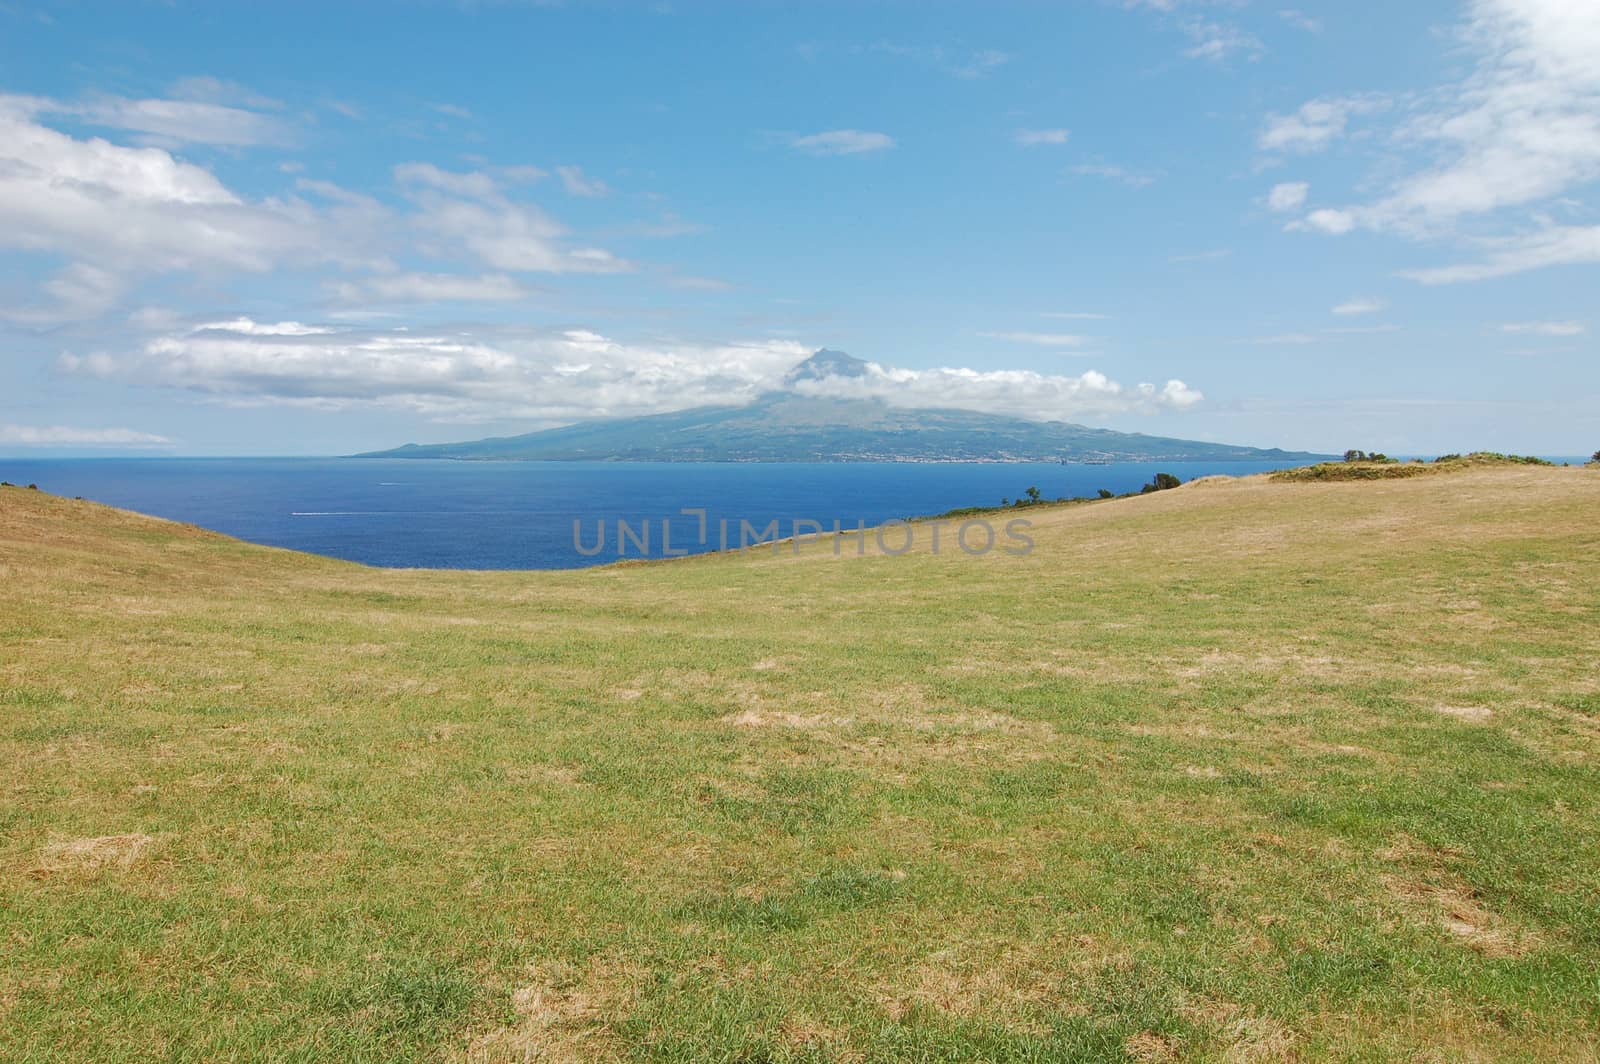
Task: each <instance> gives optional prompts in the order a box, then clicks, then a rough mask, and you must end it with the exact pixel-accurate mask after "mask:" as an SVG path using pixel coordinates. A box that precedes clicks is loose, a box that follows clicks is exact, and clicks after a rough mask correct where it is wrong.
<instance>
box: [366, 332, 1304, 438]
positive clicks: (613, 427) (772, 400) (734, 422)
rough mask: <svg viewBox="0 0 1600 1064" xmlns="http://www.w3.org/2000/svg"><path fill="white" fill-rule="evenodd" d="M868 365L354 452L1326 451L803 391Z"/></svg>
mask: <svg viewBox="0 0 1600 1064" xmlns="http://www.w3.org/2000/svg"><path fill="white" fill-rule="evenodd" d="M865 372H866V363H865V362H863V361H861V360H860V359H857V358H852V357H851V356H850V355H847V354H844V353H843V352H840V351H829V350H826V349H825V350H822V351H818V352H817V353H816V354H814V355H812V356H811V357H810V358H808V359H806V360H805V361H804V362H802V363H800V364H799V365H798V366H796V367H795V368H794V369H793V370H791V371H790V372H789V374H788V375H787V376H786V377H785V378H784V389H783V390H781V391H775V392H769V393H767V394H766V395H763V396H761V397H760V398H758V399H757V400H755V401H754V402H752V403H749V404H747V405H745V406H721V407H697V408H695V409H692V410H680V411H675V412H673V413H669V414H653V415H648V416H644V417H630V418H609V419H602V420H595V421H585V422H580V423H578V424H575V425H566V426H563V427H561V428H555V429H546V430H544V431H541V432H530V433H527V434H524V435H520V436H502V437H493V438H490V439H483V440H472V441H468V442H464V443H446V444H427V445H422V444H407V445H405V446H404V447H399V448H395V449H394V450H390V451H378V452H373V453H370V454H366V455H361V456H359V457H363V458H452V459H462V460H478V461H492V460H501V461H505V460H542V461H576V460H591V461H668V462H852V461H922V462H941V461H946V462H950V461H1002V462H1025V461H1046V462H1053V461H1069V462H1070V461H1080V462H1081V461H1113V460H1129V461H1137V460H1157V459H1160V460H1166V461H1185V460H1188V461H1272V460H1278V459H1283V460H1300V459H1307V460H1310V459H1315V458H1318V457H1326V456H1319V455H1312V454H1308V453H1306V452H1288V451H1282V450H1279V449H1277V448H1272V449H1261V448H1255V447H1241V446H1235V445H1231V444H1219V443H1205V442H1200V441H1195V440H1179V439H1170V438H1166V437H1159V436H1146V435H1142V434H1138V433H1126V432H1114V431H1112V430H1110V429H1094V428H1089V427H1087V426H1084V425H1075V424H1072V423H1070V422H1064V421H1049V422H1040V421H1029V420H1026V419H1024V418H1017V417H1006V416H1002V415H996V414H982V413H977V412H974V411H970V410H941V409H911V408H903V407H894V406H890V405H888V404H887V403H884V402H882V401H880V400H877V399H834V398H822V397H816V396H812V395H806V394H802V393H801V392H800V391H797V390H795V389H796V385H799V384H802V383H804V382H819V381H827V380H848V379H851V378H856V377H861V376H864V375H865Z"/></svg>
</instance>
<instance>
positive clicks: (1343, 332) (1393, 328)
mask: <svg viewBox="0 0 1600 1064" xmlns="http://www.w3.org/2000/svg"><path fill="white" fill-rule="evenodd" d="M1322 331H1323V332H1325V333H1327V334H1328V335H1329V336H1374V335H1377V334H1380V333H1393V332H1399V331H1400V326H1398V325H1393V324H1387V323H1386V324H1383V325H1346V326H1343V327H1342V328H1338V329H1324V330H1322Z"/></svg>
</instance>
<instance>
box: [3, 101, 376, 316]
mask: <svg viewBox="0 0 1600 1064" xmlns="http://www.w3.org/2000/svg"><path fill="white" fill-rule="evenodd" d="M362 215H363V212H362V211H361V210H359V209H356V208H355V207H354V205H353V204H350V203H346V204H344V205H342V206H341V207H340V208H339V209H334V210H318V209H316V208H314V207H312V206H311V205H310V204H308V203H306V202H305V201H304V200H300V199H295V198H285V199H269V200H262V201H258V202H251V201H247V200H245V199H244V198H242V197H240V196H238V195H236V194H235V193H233V192H232V191H231V190H229V189H228V188H227V187H226V186H224V185H223V184H222V182H220V181H219V180H217V178H216V177H215V176H214V175H213V174H211V172H210V171H208V170H205V169H203V168H201V167H199V166H196V165H194V164H192V163H186V162H180V161H179V160H177V159H176V158H174V157H173V156H172V155H171V154H169V153H168V152H166V151H164V150H162V149H159V148H148V147H147V148H130V147H123V146H119V145H115V144H111V143H109V142H107V141H105V140H102V139H100V138H98V137H97V138H92V139H89V140H78V139H75V138H73V137H69V136H67V135H66V134H63V133H59V132H57V131H55V130H53V129H49V128H47V127H45V126H42V125H39V124H38V123H37V122H34V121H33V120H32V119H31V117H30V115H29V114H28V111H27V108H26V107H20V108H19V107H17V106H16V105H15V98H14V97H0V247H3V248H12V249H18V250H24V251H41V252H53V253H56V254H60V255H64V256H66V257H67V258H69V259H71V260H73V261H75V262H78V263H92V264H93V268H94V269H96V270H99V271H103V272H104V273H106V274H114V275H126V274H145V273H160V272H167V271H172V270H200V269H207V270H209V269H216V268H223V269H231V270H244V271H261V270H266V269H270V268H272V267H273V266H275V265H277V264H280V263H282V262H285V261H290V260H300V261H340V262H344V263H346V264H348V265H360V264H364V263H365V264H370V263H372V262H374V261H375V260H376V259H378V258H379V257H380V256H379V255H378V254H376V253H375V252H373V251H372V250H370V243H371V241H370V240H369V239H368V238H367V235H364V234H361V233H359V232H358V230H359V229H360V223H361V221H362ZM101 287H106V286H105V285H102V286H101Z"/></svg>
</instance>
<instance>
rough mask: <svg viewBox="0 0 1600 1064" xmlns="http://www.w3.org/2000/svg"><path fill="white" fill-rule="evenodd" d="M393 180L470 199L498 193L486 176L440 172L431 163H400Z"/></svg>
mask: <svg viewBox="0 0 1600 1064" xmlns="http://www.w3.org/2000/svg"><path fill="white" fill-rule="evenodd" d="M541 175H542V171H541ZM394 179H395V180H396V181H398V182H400V184H402V185H412V186H425V187H427V188H434V189H438V190H439V191H441V192H448V193H450V194H452V195H455V196H467V197H469V198H472V199H492V198H494V197H495V196H496V195H497V194H498V193H499V191H500V186H499V184H498V183H497V182H496V181H495V179H494V178H493V177H491V176H490V175H488V174H485V173H481V172H478V171H470V172H467V173H459V172H457V171H454V170H441V169H440V168H439V167H437V166H435V165H433V164H432V163H401V164H400V165H399V166H396V167H395V168H394Z"/></svg>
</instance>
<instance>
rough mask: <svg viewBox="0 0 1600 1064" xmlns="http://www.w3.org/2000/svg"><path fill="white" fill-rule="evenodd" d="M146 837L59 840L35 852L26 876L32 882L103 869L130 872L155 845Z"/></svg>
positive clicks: (138, 835)
mask: <svg viewBox="0 0 1600 1064" xmlns="http://www.w3.org/2000/svg"><path fill="white" fill-rule="evenodd" d="M155 841H156V840H155V838H154V837H152V836H150V835H143V834H138V833H135V834H131V835H101V836H99V837H97V838H92V839H59V840H56V841H53V842H49V843H46V844H45V845H44V846H42V847H40V849H39V859H38V862H37V863H36V864H34V866H33V867H32V868H30V869H29V870H28V874H29V875H31V876H34V877H35V878H44V877H46V876H53V875H59V874H61V873H77V874H83V875H91V874H93V873H96V872H100V871H102V870H106V869H112V870H126V869H129V868H132V867H133V866H134V864H136V863H137V862H138V861H139V860H140V859H141V858H143V857H144V856H145V855H146V852H147V851H148V850H149V849H150V848H151V847H152V846H153V845H154V844H155Z"/></svg>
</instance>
